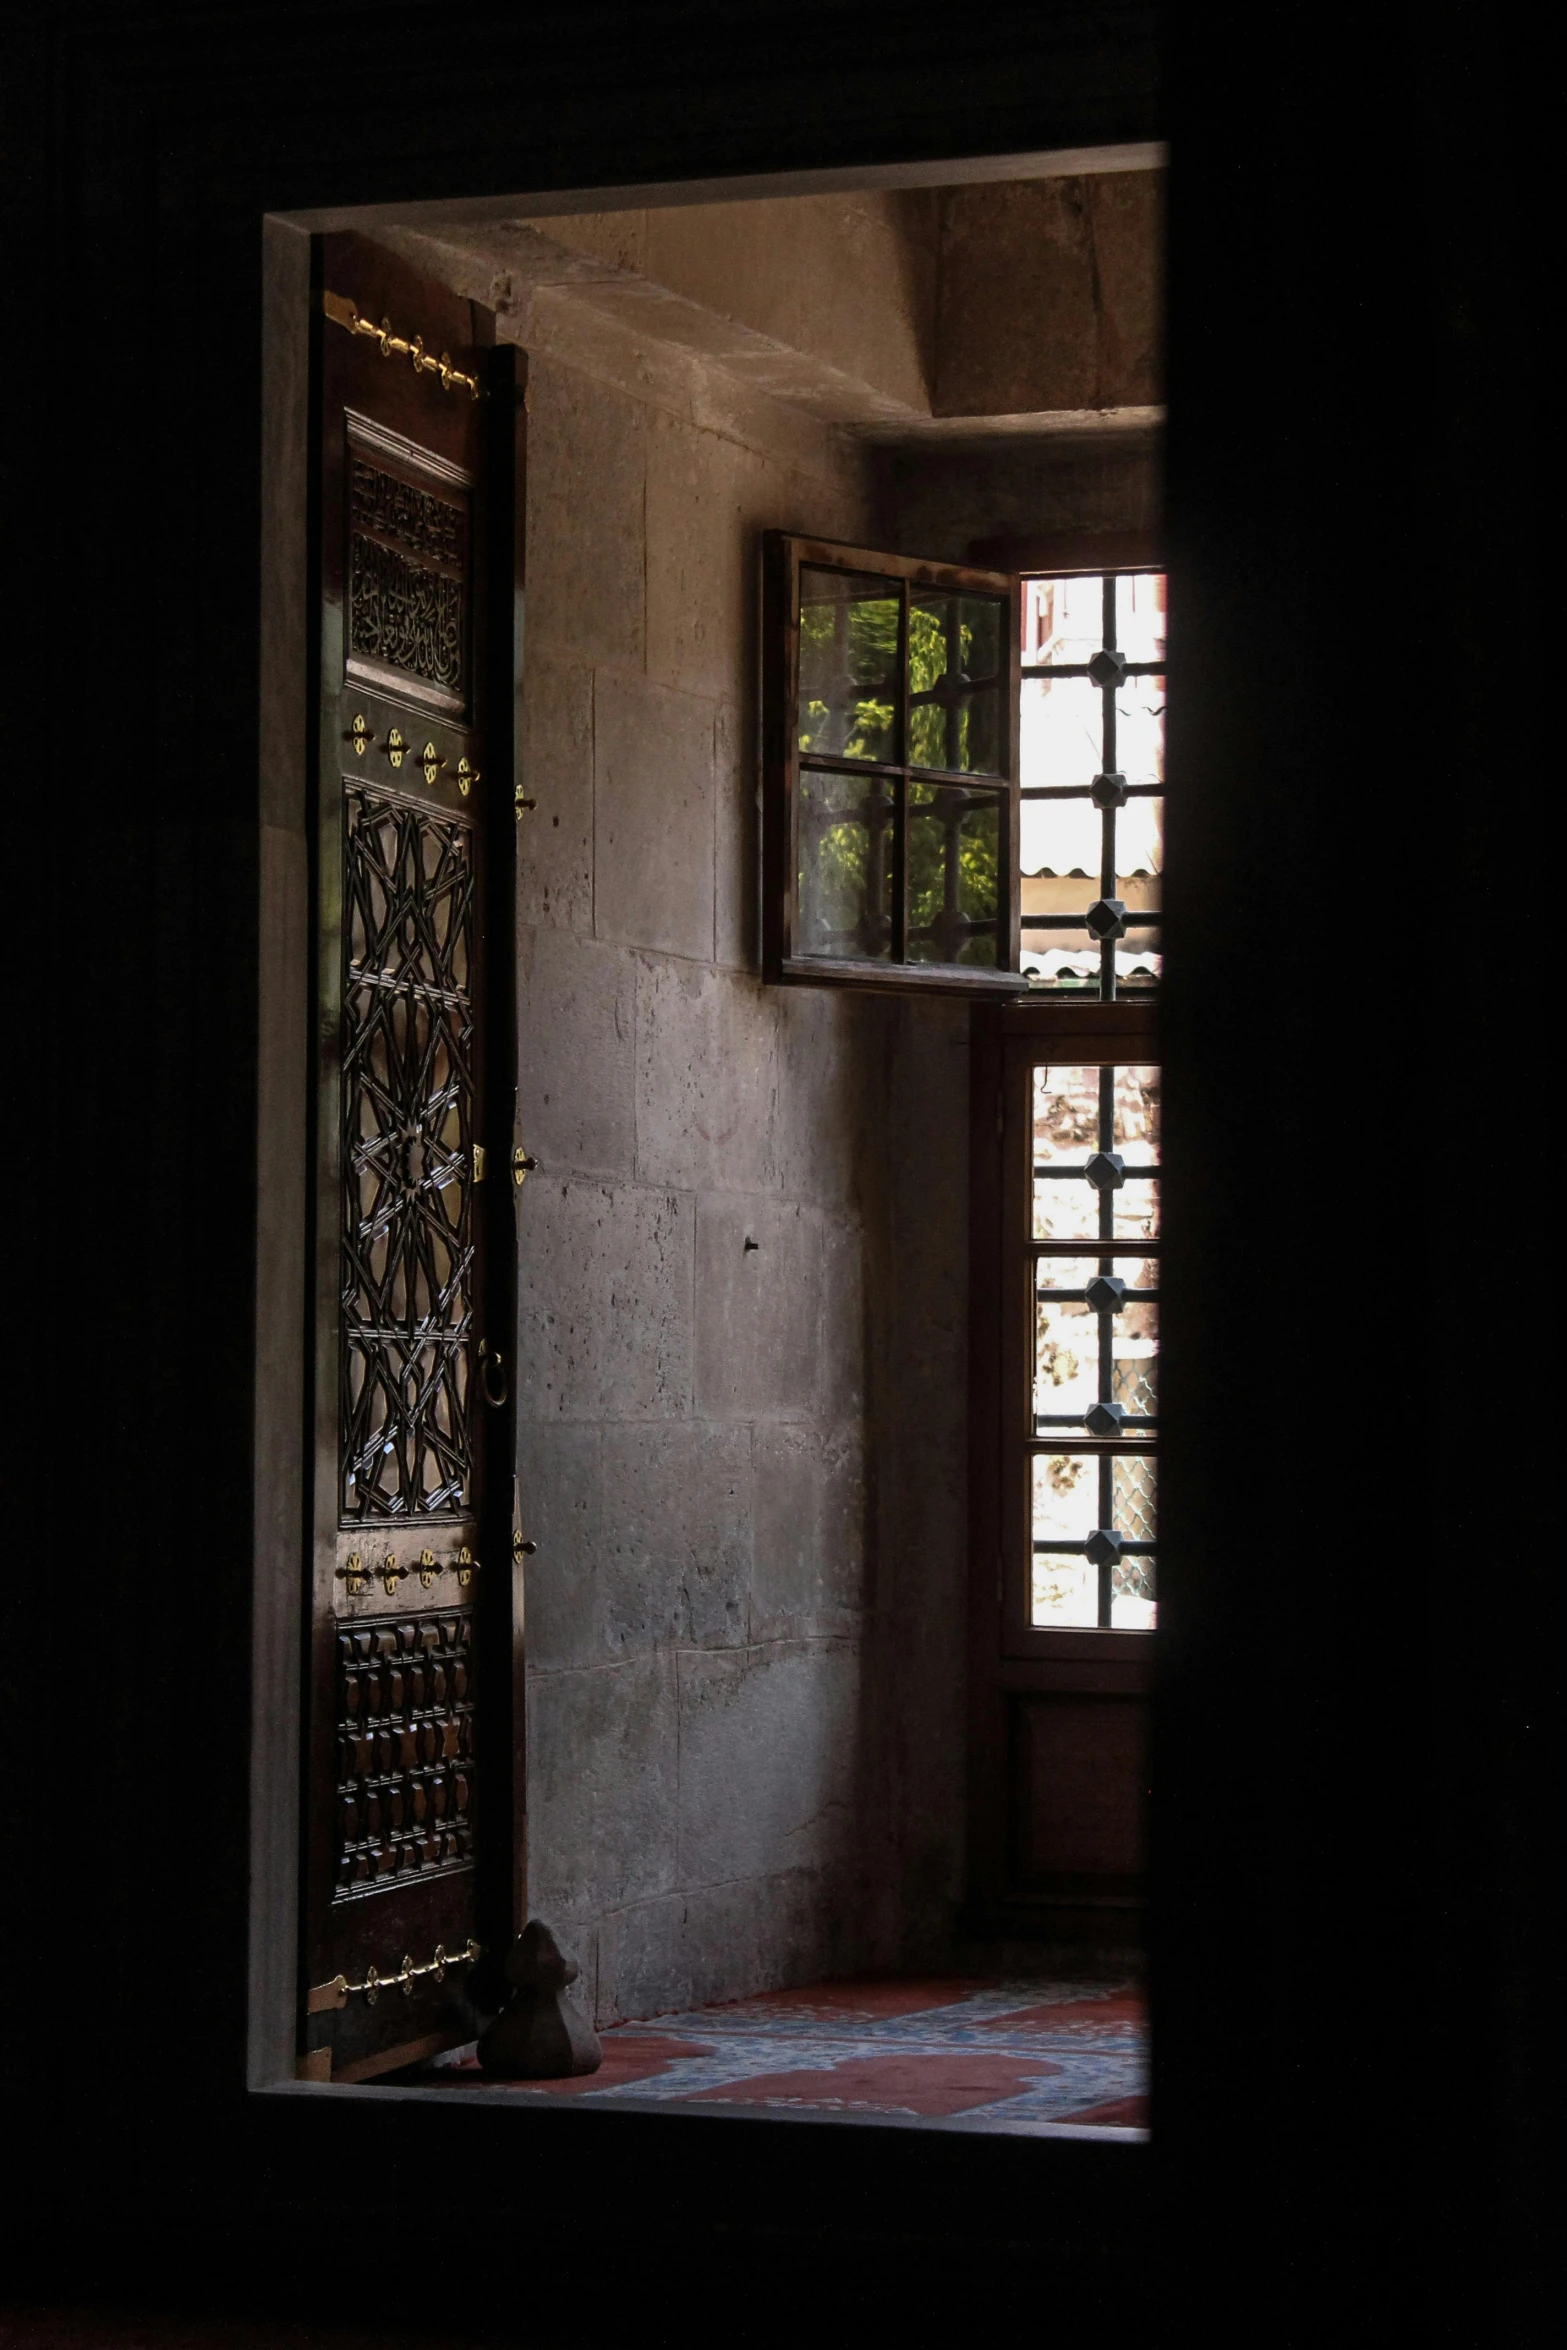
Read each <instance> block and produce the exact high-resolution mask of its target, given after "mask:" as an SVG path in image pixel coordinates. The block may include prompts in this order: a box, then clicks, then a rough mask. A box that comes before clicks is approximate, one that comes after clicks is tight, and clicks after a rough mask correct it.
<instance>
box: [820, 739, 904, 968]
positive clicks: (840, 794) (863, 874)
mask: <svg viewBox="0 0 1567 2350" xmlns="http://www.w3.org/2000/svg"><path fill="white" fill-rule="evenodd" d="M894 789H895V787H894V785H893V784H892V783H890V782H889V781H888V780H887V779H886V778H885V777H883V776H880V775H826V774H818V773H816V772H815V770H814V769H811V768H804V769H802V770H801V774H800V796H799V816H800V873H799V905H798V922H797V933H796V940H795V952H796V953H797V954H801V955H833V956H838V957H847V958H850V959H852V960H855V961H859V962H886V961H888V960H890V958H891V955H892V826H893V809H894V802H893V793H894Z"/></svg>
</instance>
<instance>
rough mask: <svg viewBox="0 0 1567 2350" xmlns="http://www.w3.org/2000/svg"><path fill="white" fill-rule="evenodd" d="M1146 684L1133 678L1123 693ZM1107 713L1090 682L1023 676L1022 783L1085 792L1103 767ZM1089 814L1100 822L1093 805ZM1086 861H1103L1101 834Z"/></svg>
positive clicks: (1038, 803)
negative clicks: (1100, 856)
mask: <svg viewBox="0 0 1567 2350" xmlns="http://www.w3.org/2000/svg"><path fill="white" fill-rule="evenodd" d="M1145 682H1146V681H1145V680H1144V679H1142V678H1135V679H1133V678H1129V679H1128V680H1127V685H1126V687H1125V688H1124V689H1123V691H1130V689H1131V687H1132V686H1133V685H1134V684H1135V685H1141V684H1143V683H1145ZM1119 698H1120V697H1119V696H1117V700H1118V701H1119ZM1161 698H1162V697H1161ZM1104 708H1105V698H1104V695H1103V693H1102V692H1101V691H1100V689H1099V687H1098V686H1096V685H1095V684H1094V683H1093V681H1092V679H1091V678H1087V677H1025V678H1024V680H1023V688H1022V702H1021V715H1020V718H1019V733H1018V776H1019V779H1020V781H1021V782H1022V783H1023V784H1024V785H1025V786H1027V787H1029V788H1033V787H1035V786H1042V787H1048V788H1050V789H1053V790H1057V791H1065V790H1068V789H1072V790H1076V791H1081V792H1086V791H1087V789H1088V787H1089V785H1090V784H1091V783H1092V782H1093V780H1094V777H1095V776H1096V775H1097V774H1098V773H1099V772H1100V770H1101V768H1102V767H1103V766H1104ZM1033 804H1034V805H1035V806H1036V807H1037V806H1040V805H1042V804H1044V803H1041V802H1038V801H1036V802H1034V803H1033ZM1088 812H1089V814H1090V815H1092V816H1093V817H1094V818H1095V820H1096V822H1097V817H1098V811H1097V810H1096V809H1095V808H1094V807H1093V806H1092V804H1091V803H1088ZM1075 861H1076V860H1074V862H1075ZM1027 862H1028V859H1027V857H1026V856H1025V858H1024V863H1025V864H1027ZM1084 862H1085V863H1087V862H1091V863H1093V864H1094V865H1097V864H1098V862H1099V836H1098V833H1097V831H1096V832H1095V835H1094V846H1093V849H1092V850H1091V851H1090V853H1089V857H1088V858H1086V859H1085V860H1084Z"/></svg>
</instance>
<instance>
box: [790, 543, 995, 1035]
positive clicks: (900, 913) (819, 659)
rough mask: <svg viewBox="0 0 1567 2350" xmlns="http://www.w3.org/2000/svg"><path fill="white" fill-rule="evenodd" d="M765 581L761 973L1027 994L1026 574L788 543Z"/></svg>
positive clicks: (813, 544)
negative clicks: (1023, 907)
mask: <svg viewBox="0 0 1567 2350" xmlns="http://www.w3.org/2000/svg"><path fill="white" fill-rule="evenodd" d="M839 558H841V559H839ZM766 587H767V592H766V602H765V613H766V634H767V690H766V703H767V708H766V710H765V711H764V737H765V742H766V746H767V747H766V752H765V772H766V780H767V788H768V793H769V799H768V815H767V823H766V832H765V837H766V841H767V851H766V859H765V871H766V920H767V954H766V961H767V969H768V975H769V976H770V977H772V978H776V979H795V980H804V979H814V980H818V981H820V980H836V981H840V982H841V981H846V980H852V979H854V978H857V977H858V978H862V979H863V980H864V981H865V982H866V983H868V984H870V985H873V986H885V985H895V986H897V985H902V986H929V985H935V986H938V987H946V988H948V989H949V990H955V991H964V990H979V991H985V990H987V989H1004V990H1006V992H1008V993H1016V992H1017V991H1018V989H1019V987H1020V986H1021V981H1020V979H1019V977H1018V974H1017V935H1018V934H1017V884H1016V869H1017V798H1016V744H1017V725H1018V720H1017V677H1018V654H1017V646H1018V641H1019V639H1018V620H1017V609H1018V607H1017V583H1016V581H1015V580H1013V579H1011V578H1008V577H1007V576H1005V575H999V574H993V573H988V572H973V571H967V570H963V569H960V568H958V567H955V566H951V565H941V564H921V563H914V562H910V561H907V560H906V559H904V558H901V557H898V556H892V555H887V556H877V555H871V554H866V553H863V552H861V551H860V550H857V549H848V548H845V549H836V548H832V547H828V546H825V545H822V544H820V543H818V542H813V541H805V540H795V539H789V538H786V537H783V536H782V535H781V534H780V535H777V536H774V537H771V538H770V539H769V542H768V549H767V569H766Z"/></svg>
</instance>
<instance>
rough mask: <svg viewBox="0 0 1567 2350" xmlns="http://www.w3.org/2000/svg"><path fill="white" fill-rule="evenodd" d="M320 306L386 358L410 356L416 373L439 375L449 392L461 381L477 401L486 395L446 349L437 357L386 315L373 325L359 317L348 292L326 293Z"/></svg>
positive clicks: (340, 324)
mask: <svg viewBox="0 0 1567 2350" xmlns="http://www.w3.org/2000/svg"><path fill="white" fill-rule="evenodd" d="M321 307H322V309H323V310H324V311H325V312H326V314H327V316H328V318H330V319H331V321H332V323H333V325H334V326H342V327H346V328H347V329H348V332H349V333H350V334H351V335H368V336H369V337H370V340H371V341H372V342H373V343H378V344H379V345H380V349H381V356H382V358H383V359H411V360H412V361H413V368H414V373H415V375H438V376H439V377H440V379H441V389H442V391H443V392H449V391H450V390H451V389H452V387H453V385H454V384H460V385H461V386H462V388H463V390H464V391H465V392H467V393H469V394H470V395H471V396H472V397H473V398H474V399H475V400H477V399H480V398H482V397H483V387H482V385H481V384H480V382H479V379H478V377H477V376H476V375H464V373H463V371H462V369H461V368H460V367H454V366H453V365H452V363H451V361H450V359H448V358H447V356H446V353H445V352H444V351H443V352H442V353H441V356H440V357H439V359H437V358H436V357H435V355H434V353H433V352H430V351H427V350H426V349H425V347H424V337H423V335H415V336H414V337H413V339H412V341H410V340H409V339H408V337H407V336H406V335H394V334H393V332H392V329H391V325H390V323H389V321H388V320H386V319H384V318H383V319H382V321H381V323H380V325H379V326H373V325H372V324H371V322H370V320H369V319H368V318H361V317H360V315H359V308H358V305H357V303H354V302H351V301H350V300H349V299H348V296H347V295H346V294H323V295H322V297H321Z"/></svg>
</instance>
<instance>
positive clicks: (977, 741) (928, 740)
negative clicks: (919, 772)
mask: <svg viewBox="0 0 1567 2350" xmlns="http://www.w3.org/2000/svg"><path fill="white" fill-rule="evenodd" d="M1005 617H1006V606H1005V605H1004V604H1003V603H1002V601H1001V599H1000V597H999V596H960V595H954V594H951V593H950V592H948V591H945V590H942V589H937V588H920V589H919V590H917V591H915V592H913V593H911V595H910V597H909V764H910V765H911V766H914V767H945V768H948V769H951V770H955V771H957V772H960V773H963V774H975V775H999V774H1000V772H1001V682H1002V677H1001V672H1002V659H1001V646H1002V629H1003V625H1004V622H1005Z"/></svg>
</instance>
